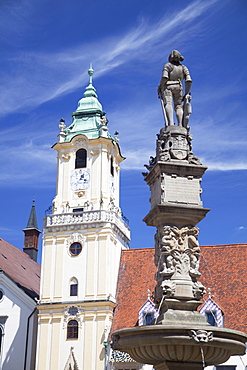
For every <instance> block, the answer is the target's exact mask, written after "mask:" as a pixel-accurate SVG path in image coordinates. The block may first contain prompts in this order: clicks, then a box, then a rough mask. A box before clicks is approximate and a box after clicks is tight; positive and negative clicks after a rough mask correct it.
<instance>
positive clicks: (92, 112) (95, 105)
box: [63, 66, 113, 142]
mask: <svg viewBox="0 0 247 370" xmlns="http://www.w3.org/2000/svg"><path fill="white" fill-rule="evenodd" d="M93 73H94V70H93V69H92V67H91V66H90V68H89V70H88V74H89V76H90V77H89V85H88V86H87V87H86V89H85V92H84V94H83V98H82V99H81V100H79V102H78V108H77V109H76V111H75V112H73V113H72V123H71V125H70V126H68V127H66V128H64V131H63V134H64V141H65V142H69V141H71V139H72V138H73V137H74V136H76V135H80V134H83V135H86V136H87V137H88V139H94V138H98V137H100V136H102V129H103V128H104V129H105V130H104V131H105V134H104V135H107V137H108V138H110V139H113V138H112V136H111V135H110V134H109V132H108V130H107V126H106V125H107V119H106V117H105V113H104V112H103V110H102V105H101V104H100V102H99V101H98V96H97V94H96V89H95V87H94V86H93V81H92V80H93V77H92V76H93ZM106 132H107V133H106Z"/></svg>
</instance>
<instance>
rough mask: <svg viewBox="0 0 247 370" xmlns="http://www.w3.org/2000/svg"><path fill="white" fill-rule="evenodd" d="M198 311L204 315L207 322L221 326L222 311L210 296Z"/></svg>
mask: <svg viewBox="0 0 247 370" xmlns="http://www.w3.org/2000/svg"><path fill="white" fill-rule="evenodd" d="M200 313H201V314H202V315H204V316H206V319H207V322H208V323H209V324H210V325H212V326H218V327H222V326H223V315H224V314H223V312H222V310H221V308H220V307H219V306H218V305H217V303H215V302H214V301H213V300H212V299H211V298H208V299H207V300H206V301H205V303H204V304H203V305H202V306H201V308H200Z"/></svg>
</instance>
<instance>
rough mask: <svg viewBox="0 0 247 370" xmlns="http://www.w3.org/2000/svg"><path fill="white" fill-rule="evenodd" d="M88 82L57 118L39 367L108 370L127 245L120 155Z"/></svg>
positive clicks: (45, 238) (45, 236)
mask: <svg viewBox="0 0 247 370" xmlns="http://www.w3.org/2000/svg"><path fill="white" fill-rule="evenodd" d="M88 73H89V76H90V81H89V85H88V86H87V87H86V91H85V93H84V97H83V98H82V99H81V100H80V101H79V103H78V108H77V110H76V111H75V112H74V113H72V124H71V125H70V126H68V127H66V125H65V122H64V121H63V120H61V121H60V125H59V128H60V133H59V135H58V137H59V141H58V142H57V143H56V144H55V145H54V146H53V148H54V149H55V150H56V151H57V191H56V196H55V198H54V200H53V206H52V213H51V214H50V215H47V216H46V218H45V220H44V230H43V255H42V273H41V292H40V302H39V305H38V312H39V313H38V318H39V324H38V345H37V361H36V370H45V369H46V370H48V369H52V370H56V369H57V370H63V369H64V370H67V369H70V368H72V369H78V370H86V369H90V370H94V369H95V370H96V369H97V370H103V369H105V368H106V366H107V345H106V344H107V341H108V335H109V331H110V327H111V322H112V317H113V310H114V308H115V305H116V285H117V278H118V269H119V261H120V255H121V250H122V249H128V248H129V240H130V231H129V227H128V226H127V225H126V223H125V222H124V220H123V218H122V213H121V210H120V207H119V175H120V163H121V162H122V161H123V159H124V158H123V157H122V155H121V152H120V148H119V145H118V139H117V136H114V137H113V136H111V134H110V133H109V131H108V126H107V124H108V121H107V119H106V116H105V113H104V112H103V110H102V106H101V104H100V103H99V101H98V98H97V94H96V90H95V88H94V87H93V84H92V75H93V70H92V68H90V69H89V72H88Z"/></svg>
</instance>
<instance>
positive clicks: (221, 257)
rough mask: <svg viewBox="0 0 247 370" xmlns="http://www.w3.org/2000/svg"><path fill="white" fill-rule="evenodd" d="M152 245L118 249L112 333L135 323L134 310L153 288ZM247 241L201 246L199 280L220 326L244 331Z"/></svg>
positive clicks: (246, 295)
mask: <svg viewBox="0 0 247 370" xmlns="http://www.w3.org/2000/svg"><path fill="white" fill-rule="evenodd" d="M153 256H154V248H147V249H130V250H126V251H123V252H122V256H121V263H120V269H119V278H118V287H117V306H116V309H115V312H114V319H113V325H112V332H114V331H116V330H118V329H121V328H124V327H129V326H135V325H136V323H137V319H138V310H139V309H140V307H141V306H142V305H143V304H144V303H145V301H146V300H147V289H150V290H151V292H153V290H154V286H155V280H154V274H155V271H156V268H155V265H154V261H153ZM246 261H247V244H231V245H219V246H202V247H201V263H200V271H201V273H202V277H201V278H200V281H201V282H202V283H203V285H204V286H205V287H206V288H211V294H212V299H213V300H214V301H215V302H216V303H217V304H218V305H219V306H220V307H221V308H222V310H223V312H224V326H225V327H228V328H231V329H236V330H240V331H243V332H246V333H247V310H246V305H247V268H246Z"/></svg>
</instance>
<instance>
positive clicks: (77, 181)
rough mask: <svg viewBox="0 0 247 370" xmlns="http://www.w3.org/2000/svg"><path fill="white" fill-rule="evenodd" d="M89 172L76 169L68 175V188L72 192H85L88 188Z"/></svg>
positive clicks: (83, 169) (84, 169)
mask: <svg viewBox="0 0 247 370" xmlns="http://www.w3.org/2000/svg"><path fill="white" fill-rule="evenodd" d="M89 183H90V171H89V169H86V168H77V169H76V170H73V171H72V172H71V175H70V186H71V189H72V190H85V189H88V188H89Z"/></svg>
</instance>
